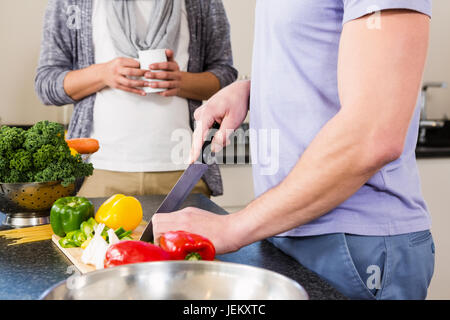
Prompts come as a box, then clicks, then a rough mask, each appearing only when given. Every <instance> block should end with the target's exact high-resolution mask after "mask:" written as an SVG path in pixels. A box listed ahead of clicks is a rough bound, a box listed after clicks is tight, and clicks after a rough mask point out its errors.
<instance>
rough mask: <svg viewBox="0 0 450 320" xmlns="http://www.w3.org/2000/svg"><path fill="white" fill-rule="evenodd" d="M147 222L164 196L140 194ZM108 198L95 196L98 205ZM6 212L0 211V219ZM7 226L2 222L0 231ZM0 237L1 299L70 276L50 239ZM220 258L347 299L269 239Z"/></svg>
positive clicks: (313, 295)
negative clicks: (28, 240)
mask: <svg viewBox="0 0 450 320" xmlns="http://www.w3.org/2000/svg"><path fill="white" fill-rule="evenodd" d="M137 198H138V199H139V200H140V201H141V203H142V206H143V208H144V219H146V220H147V221H148V219H150V217H151V215H152V212H154V211H156V209H157V207H158V206H159V204H160V203H161V202H162V200H163V199H164V197H163V196H144V197H137ZM104 200H105V199H92V202H93V203H94V205H95V207H96V208H98V207H99V206H100V204H101V203H102V202H103V201H104ZM184 206H185V207H186V206H195V207H198V208H202V209H204V210H209V211H212V212H215V213H217V214H226V212H225V211H224V210H223V209H222V208H220V207H219V206H217V205H216V204H215V203H214V202H212V201H211V200H209V199H208V198H206V197H205V196H203V195H196V194H195V195H191V196H189V198H188V199H187V200H186V202H185V204H184ZM3 219H4V215H3V214H1V213H0V222H1V221H3ZM1 229H6V227H4V226H1V225H0V230H1ZM8 243H9V240H6V239H4V238H0V299H3V300H5V299H14V300H22V299H23V300H29V299H38V298H39V297H40V296H41V295H42V294H43V293H44V292H45V291H46V290H47V289H48V288H50V287H51V286H53V285H55V284H57V283H58V282H60V281H63V280H65V279H67V278H68V277H69V276H70V273H68V267H69V266H70V265H72V264H71V262H70V261H69V260H68V259H67V258H66V257H65V256H64V255H63V254H62V253H61V252H60V251H59V249H58V248H57V247H56V245H54V244H53V243H52V241H51V240H47V241H41V242H36V243H28V244H22V245H17V246H7V244H8ZM217 258H218V259H219V260H221V261H227V262H235V263H242V264H247V265H253V266H256V267H262V268H265V269H269V270H272V271H276V272H279V273H281V274H283V275H285V276H288V277H290V278H291V279H294V280H295V281H297V282H298V283H300V284H301V285H302V286H303V287H304V288H305V290H306V291H307V292H308V294H309V296H310V299H312V300H323V299H345V297H344V296H343V295H341V294H340V293H339V292H338V291H337V290H336V289H334V288H333V287H332V286H330V285H329V284H328V283H326V282H325V281H323V280H322V279H320V278H319V277H318V276H317V275H316V274H315V273H313V272H311V271H309V270H307V269H306V268H304V267H303V266H302V265H300V264H299V263H298V262H297V261H295V260H294V259H292V258H291V257H289V256H287V255H285V254H284V253H283V252H281V251H280V250H278V249H277V248H275V247H274V246H273V245H272V244H270V243H269V242H268V241H261V242H257V243H254V244H252V245H250V246H247V247H245V248H242V249H241V250H239V251H237V252H235V253H231V254H226V255H222V256H218V257H217Z"/></svg>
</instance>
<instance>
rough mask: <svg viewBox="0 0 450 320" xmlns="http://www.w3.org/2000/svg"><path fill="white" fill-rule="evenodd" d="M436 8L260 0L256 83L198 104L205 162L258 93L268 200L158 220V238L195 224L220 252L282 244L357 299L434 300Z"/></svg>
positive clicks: (261, 171) (254, 109)
mask: <svg viewBox="0 0 450 320" xmlns="http://www.w3.org/2000/svg"><path fill="white" fill-rule="evenodd" d="M430 16H431V1H430V0H378V1H376V0H303V1H298V0H283V1H278V0H259V1H258V2H257V8H256V34H255V47H254V59H253V75H252V81H251V82H250V81H243V82H237V83H235V84H233V85H231V86H229V87H227V88H225V89H224V90H222V91H221V92H219V93H218V94H216V95H215V96H214V97H213V98H211V99H210V100H209V101H208V103H207V104H205V105H204V106H203V107H201V108H200V109H199V110H198V111H197V112H196V114H195V116H196V119H197V121H198V126H197V129H196V131H195V133H194V143H193V149H192V150H193V151H192V157H191V159H196V158H197V156H198V155H199V154H200V149H201V145H202V139H203V138H204V136H205V133H206V132H207V130H208V129H209V128H210V127H211V126H212V124H213V123H214V121H218V122H220V123H221V129H220V130H219V131H218V132H217V133H216V135H215V137H214V140H213V143H212V146H213V149H215V150H213V151H217V150H218V149H219V148H220V147H222V145H223V144H224V143H226V141H227V137H228V136H229V134H230V131H231V130H233V129H236V128H237V127H238V126H239V124H240V123H241V122H242V121H243V119H244V118H245V117H246V115H247V113H248V109H249V103H248V101H249V98H250V101H251V103H250V122H251V143H252V159H253V162H254V166H253V174H254V182H255V190H256V194H257V196H258V197H257V199H256V200H254V201H253V202H252V203H250V204H249V205H248V206H247V207H246V208H245V209H243V210H241V211H239V212H237V213H235V214H231V215H228V216H216V215H213V214H211V213H208V212H204V211H201V210H198V209H193V208H189V209H185V210H182V211H181V212H177V213H176V214H169V215H156V216H155V217H154V218H153V222H154V225H155V238H156V239H157V238H158V236H159V235H160V234H162V233H164V232H165V231H168V230H172V229H177V230H178V229H183V230H187V231H191V232H194V233H199V234H202V235H204V236H206V237H208V238H210V239H211V240H212V241H213V242H214V244H215V246H216V249H217V251H218V253H224V252H229V251H233V250H237V249H239V248H241V247H242V246H245V245H248V244H250V243H252V242H255V241H258V240H261V239H265V238H269V240H270V241H271V242H272V243H273V244H274V245H275V246H277V247H278V248H280V249H281V250H283V251H284V252H286V253H287V254H289V255H291V256H293V257H294V258H295V259H297V260H298V261H299V262H300V263H301V264H303V265H304V266H306V267H307V268H309V269H311V270H313V271H315V272H316V273H318V274H319V275H320V276H321V277H322V278H324V279H326V280H328V281H329V282H330V283H332V284H333V285H334V286H335V287H336V288H338V289H339V290H340V291H341V292H342V293H344V294H345V295H347V296H348V297H350V298H356V299H423V298H425V297H426V294H427V288H428V285H429V283H430V281H431V277H432V274H433V269H434V244H433V239H432V236H431V233H430V231H429V229H430V218H429V214H428V212H427V207H426V205H425V203H424V200H423V197H422V195H421V188H420V181H419V176H418V171H417V167H416V160H415V153H414V150H415V145H416V141H417V135H418V123H419V112H420V108H419V106H418V104H417V101H418V95H419V88H420V85H421V79H422V74H423V69H424V64H425V59H426V53H427V45H428V33H429V21H430ZM230 129H231V130H230ZM276 235H277V236H276Z"/></svg>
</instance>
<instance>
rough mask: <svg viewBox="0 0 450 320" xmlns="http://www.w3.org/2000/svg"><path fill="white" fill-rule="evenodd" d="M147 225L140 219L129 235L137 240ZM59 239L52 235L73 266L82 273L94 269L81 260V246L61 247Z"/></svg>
mask: <svg viewBox="0 0 450 320" xmlns="http://www.w3.org/2000/svg"><path fill="white" fill-rule="evenodd" d="M146 225H147V222H145V221H142V222H141V224H140V225H139V226H138V227H137V228H136V229H135V230H134V231H133V233H132V234H131V237H132V238H133V240H139V238H140V237H141V235H142V233H143V232H144V230H145V227H146ZM59 239H61V237H58V236H57V235H56V234H54V235H53V236H52V241H53V242H54V243H55V244H56V245H57V246H58V248H59V250H61V251H62V253H64V255H65V256H66V257H67V258H68V259H69V260H70V262H72V263H73V264H74V266H75V267H76V268H77V269H78V271H80V272H81V273H82V274H85V273H88V272H91V271H95V267H94V266H91V265H87V264H84V263H83V262H82V261H81V256H82V255H83V249H81V248H67V249H66V248H63V247H61V246H60V244H59Z"/></svg>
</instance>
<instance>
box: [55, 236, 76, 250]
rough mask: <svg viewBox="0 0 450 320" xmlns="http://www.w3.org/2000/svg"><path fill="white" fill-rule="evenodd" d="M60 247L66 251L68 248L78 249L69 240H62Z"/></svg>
mask: <svg viewBox="0 0 450 320" xmlns="http://www.w3.org/2000/svg"><path fill="white" fill-rule="evenodd" d="M58 242H59V245H60V246H61V247H63V248H65V249H67V248H76V245H75V244H74V243H73V242H72V240H71V239H68V238H61V239H59V241H58Z"/></svg>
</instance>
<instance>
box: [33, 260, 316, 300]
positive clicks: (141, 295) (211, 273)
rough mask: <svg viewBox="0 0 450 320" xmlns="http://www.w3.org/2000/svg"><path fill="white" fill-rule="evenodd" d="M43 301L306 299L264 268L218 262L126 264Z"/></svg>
mask: <svg viewBox="0 0 450 320" xmlns="http://www.w3.org/2000/svg"><path fill="white" fill-rule="evenodd" d="M42 299H44V300H129V299H131V300H307V299H308V295H307V293H306V291H305V290H304V289H303V288H302V287H301V286H300V285H299V284H298V283H297V282H295V281H293V280H291V279H289V278H287V277H285V276H283V275H280V274H278V273H275V272H272V271H268V270H265V269H261V268H256V267H251V266H246V265H241V264H235V263H228V262H218V261H208V262H207V261H164V262H149V263H140V264H131V265H124V266H120V267H115V268H111V269H105V270H100V271H95V272H92V273H88V274H85V275H82V276H72V277H70V278H69V279H68V280H67V281H65V282H63V283H61V284H59V285H57V286H55V287H54V288H52V289H50V290H49V291H48V292H46V293H45V294H44V295H43V296H42Z"/></svg>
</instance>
